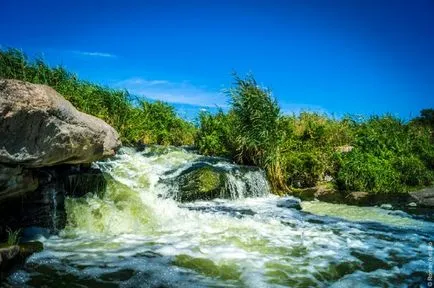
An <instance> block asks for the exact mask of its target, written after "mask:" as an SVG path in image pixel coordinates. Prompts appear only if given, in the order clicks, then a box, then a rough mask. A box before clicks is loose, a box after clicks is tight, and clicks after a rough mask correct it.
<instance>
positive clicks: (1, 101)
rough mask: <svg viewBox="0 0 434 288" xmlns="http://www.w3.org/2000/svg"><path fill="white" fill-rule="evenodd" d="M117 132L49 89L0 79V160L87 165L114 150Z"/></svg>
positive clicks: (23, 163) (29, 164)
mask: <svg viewBox="0 0 434 288" xmlns="http://www.w3.org/2000/svg"><path fill="white" fill-rule="evenodd" d="M120 145H121V142H120V140H119V135H118V134H117V132H116V131H115V130H114V129H113V128H112V127H111V126H109V125H108V124H106V123H105V122H104V121H102V120H101V119H98V118H96V117H93V116H90V115H87V114H85V113H82V112H79V111H78V110H77V109H75V108H74V107H73V106H72V104H71V103H69V102H68V101H67V100H65V99H64V98H63V97H62V96H61V95H60V94H58V93H57V92H56V91H55V90H54V89H52V88H50V87H48V86H45V85H37V84H31V83H27V82H23V81H18V80H6V79H0V163H4V164H8V165H20V166H24V167H27V168H29V167H30V168H34V167H43V166H52V165H57V164H66V163H67V164H78V163H90V162H93V161H96V160H100V159H102V158H106V157H109V156H112V155H114V154H115V152H116V150H117V149H118V148H119V147H120Z"/></svg>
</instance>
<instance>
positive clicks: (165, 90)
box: [0, 0, 434, 118]
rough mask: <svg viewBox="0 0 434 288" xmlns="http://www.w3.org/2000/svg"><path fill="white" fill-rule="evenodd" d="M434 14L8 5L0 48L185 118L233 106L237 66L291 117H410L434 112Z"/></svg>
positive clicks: (327, 7)
mask: <svg viewBox="0 0 434 288" xmlns="http://www.w3.org/2000/svg"><path fill="white" fill-rule="evenodd" d="M66 2H69V3H66ZM433 15H434V1H432V0H411V1H410V0H409V1H400V0H390V1H386V0H363V1H361V0H328V1H325V0H300V1H291V0H287V1H283V0H282V1H273V0H269V1H225V0H222V1H128V0H124V1H98V0H96V1H89V0H87V1H82V0H75V1H44V0H41V1H18V0H13V1H10V0H2V2H1V9H0V27H2V29H1V32H0V45H2V47H3V48H5V47H16V48H21V49H22V50H23V51H24V52H26V53H27V54H29V55H31V56H35V55H41V54H43V55H44V58H45V59H46V60H47V61H48V62H49V63H50V64H51V65H57V64H62V65H64V66H66V67H67V68H68V69H69V70H71V71H73V72H76V73H77V74H78V75H79V76H80V77H81V78H83V79H86V80H91V81H96V82H98V83H101V84H104V85H109V86H112V87H118V88H127V89H129V90H130V92H132V93H136V94H139V95H144V96H146V97H149V98H152V99H158V100H165V101H169V102H175V103H181V104H182V105H178V107H184V108H185V109H186V110H185V111H190V110H194V108H192V107H194V105H200V106H209V107H215V106H216V105H218V106H224V105H227V99H226V98H225V96H224V95H223V94H222V93H221V91H222V90H223V89H225V88H228V87H229V86H230V85H231V81H232V80H231V72H232V71H234V70H235V71H237V72H238V73H239V74H241V75H243V74H245V73H248V72H253V73H254V75H255V77H256V78H257V80H258V82H259V83H261V84H262V85H264V86H267V87H270V88H271V89H272V91H273V94H274V96H275V97H276V98H277V99H278V101H279V103H280V105H281V107H282V110H283V111H284V112H287V113H291V112H298V111H300V110H305V109H308V110H314V111H320V112H326V113H329V114H334V115H337V116H339V115H343V114H344V113H352V114H368V115H369V114H373V113H380V114H382V113H392V114H395V115H398V116H400V117H403V118H409V117H411V116H415V115H417V114H418V111H419V110H420V109H422V108H426V107H434V16H433ZM192 105H193V106H192ZM184 108H183V109H184Z"/></svg>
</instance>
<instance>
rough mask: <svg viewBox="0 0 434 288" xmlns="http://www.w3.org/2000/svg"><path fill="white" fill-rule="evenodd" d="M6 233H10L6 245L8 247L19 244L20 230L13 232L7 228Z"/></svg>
mask: <svg viewBox="0 0 434 288" xmlns="http://www.w3.org/2000/svg"><path fill="white" fill-rule="evenodd" d="M6 233H8V240H7V242H6V244H7V245H8V246H13V245H17V244H18V242H19V241H20V233H21V230H20V229H18V230H15V231H12V230H11V229H10V228H6Z"/></svg>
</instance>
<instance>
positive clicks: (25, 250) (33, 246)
mask: <svg viewBox="0 0 434 288" xmlns="http://www.w3.org/2000/svg"><path fill="white" fill-rule="evenodd" d="M18 246H19V248H20V256H21V257H24V258H27V257H29V256H31V255H32V254H33V253H37V252H41V251H42V250H44V244H42V242H39V241H32V242H26V243H20V244H19V245H18Z"/></svg>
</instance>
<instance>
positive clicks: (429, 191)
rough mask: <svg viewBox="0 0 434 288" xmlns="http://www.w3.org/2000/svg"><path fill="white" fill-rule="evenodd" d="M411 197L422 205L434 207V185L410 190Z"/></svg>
mask: <svg viewBox="0 0 434 288" xmlns="http://www.w3.org/2000/svg"><path fill="white" fill-rule="evenodd" d="M409 194H410V197H411V198H412V200H413V201H415V202H416V203H417V205H418V206H420V207H428V208H434V186H433V187H427V188H424V189H422V190H419V191H415V192H410V193H409Z"/></svg>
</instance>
